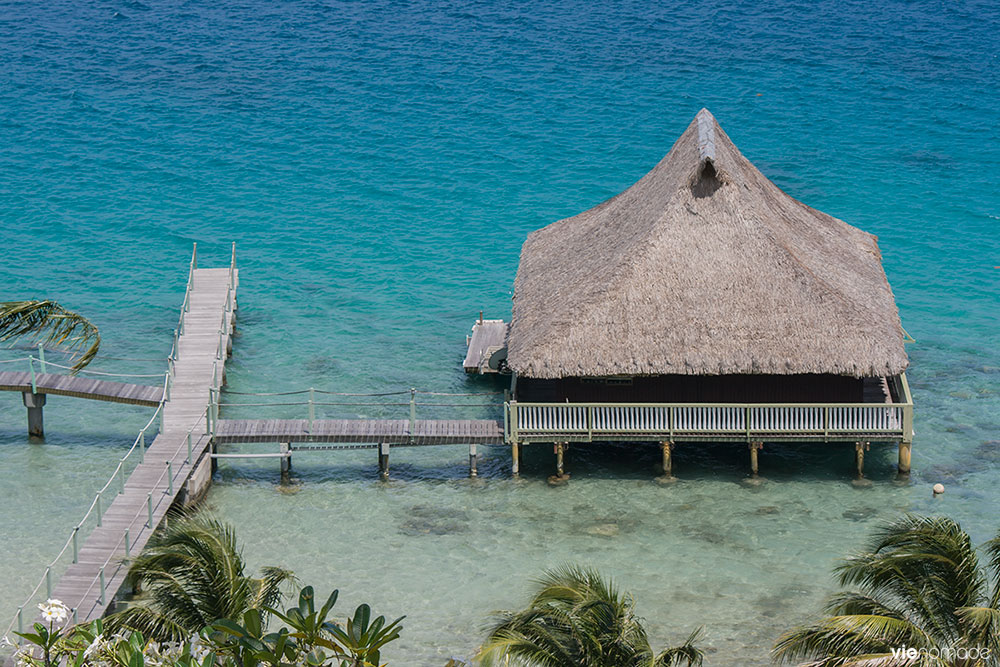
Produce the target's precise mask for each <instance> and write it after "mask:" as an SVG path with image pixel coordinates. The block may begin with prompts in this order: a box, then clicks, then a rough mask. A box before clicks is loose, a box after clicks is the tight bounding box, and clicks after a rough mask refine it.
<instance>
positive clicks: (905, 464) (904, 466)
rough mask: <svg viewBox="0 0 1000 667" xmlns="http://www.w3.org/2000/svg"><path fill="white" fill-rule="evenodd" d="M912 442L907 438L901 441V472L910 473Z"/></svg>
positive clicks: (903, 473)
mask: <svg viewBox="0 0 1000 667" xmlns="http://www.w3.org/2000/svg"><path fill="white" fill-rule="evenodd" d="M912 445H913V443H912V442H909V441H906V440H900V441H899V466H898V470H899V474H900V475H909V474H910V450H911V449H912Z"/></svg>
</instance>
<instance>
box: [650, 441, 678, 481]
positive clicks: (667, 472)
mask: <svg viewBox="0 0 1000 667" xmlns="http://www.w3.org/2000/svg"><path fill="white" fill-rule="evenodd" d="M660 451H661V453H662V455H663V464H662V467H663V474H662V475H660V476H659V477H657V478H656V479H654V480H653V481H654V482H656V483H657V484H659V485H661V486H666V485H668V484H673V483H674V482H676V481H677V478H676V477H674V462H673V461H674V456H673V454H674V443H673V442H671V441H670V440H664V441H663V442H661V443H660Z"/></svg>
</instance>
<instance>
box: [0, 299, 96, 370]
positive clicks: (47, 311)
mask: <svg viewBox="0 0 1000 667" xmlns="http://www.w3.org/2000/svg"><path fill="white" fill-rule="evenodd" d="M23 336H28V337H31V338H33V339H35V340H40V341H42V342H43V344H44V345H45V346H47V347H54V348H62V349H64V350H67V351H70V352H79V351H82V354H81V355H80V357H79V358H78V359H77V360H76V363H75V364H73V371H74V372H75V371H78V370H80V369H81V368H83V367H84V366H86V365H87V364H89V363H90V362H91V361H93V360H94V357H96V356H97V351H98V350H99V349H100V347H101V334H100V331H98V329H97V327H96V326H94V324H93V323H92V322H90V320H88V319H87V318H85V317H83V316H82V315H78V314H76V313H74V312H72V311H69V310H66V309H65V308H63V307H62V306H60V305H59V304H58V303H56V302H55V301H4V302H2V303H0V341H7V340H11V339H14V338H21V337H23Z"/></svg>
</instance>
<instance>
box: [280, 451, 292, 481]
mask: <svg viewBox="0 0 1000 667" xmlns="http://www.w3.org/2000/svg"><path fill="white" fill-rule="evenodd" d="M278 448H279V451H280V452H281V453H282V454H284V456H282V457H281V481H282V482H287V481H288V473H289V472H291V470H292V452H291V449H290V448H289V444H288V443H287V442H282V443H280V444H279V445H278Z"/></svg>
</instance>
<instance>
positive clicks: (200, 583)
mask: <svg viewBox="0 0 1000 667" xmlns="http://www.w3.org/2000/svg"><path fill="white" fill-rule="evenodd" d="M245 570H246V566H245V564H244V562H243V557H242V555H241V553H240V549H239V547H238V546H237V544H236V536H235V534H234V532H233V529H232V527H230V526H227V525H225V524H222V523H220V522H218V521H216V520H215V519H211V518H204V517H179V518H172V519H171V520H170V521H168V524H167V526H166V527H165V528H164V529H163V530H162V531H160V532H158V533H156V534H155V535H153V537H152V538H151V539H150V541H149V544H148V545H147V547H146V549H145V550H144V551H143V552H142V553H141V554H140V555H139V556H138V557H137V558H136V559H135V560H134V561H133V562H132V564H131V567H130V568H129V572H128V577H127V581H128V582H129V583H130V584H131V585H132V586H133V587H136V586H138V587H139V589H140V590H141V593H140V596H139V597H138V598H137V599H136V600H135V601H134V602H133V605H132V606H130V607H128V608H127V609H124V610H123V611H121V612H119V613H116V614H114V615H112V616H110V617H109V618H108V626H109V627H110V628H111V629H112V630H116V629H119V628H128V629H130V630H138V631H140V632H142V633H143V634H144V635H145V636H147V637H150V638H152V639H157V640H167V639H180V638H182V637H184V636H189V635H191V634H192V633H197V632H200V631H201V630H202V629H203V628H205V627H207V626H208V625H210V624H211V623H214V622H215V621H217V620H219V619H222V618H229V619H233V618H242V616H243V613H244V612H245V611H247V610H249V609H266V608H268V607H273V606H276V605H277V604H278V603H279V602H280V601H281V586H282V584H284V583H285V582H287V581H290V580H292V579H293V577H292V574H291V572H289V571H288V570H283V569H281V568H277V567H264V568H262V569H261V576H260V577H259V578H253V577H249V576H247V575H246V574H245Z"/></svg>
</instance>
